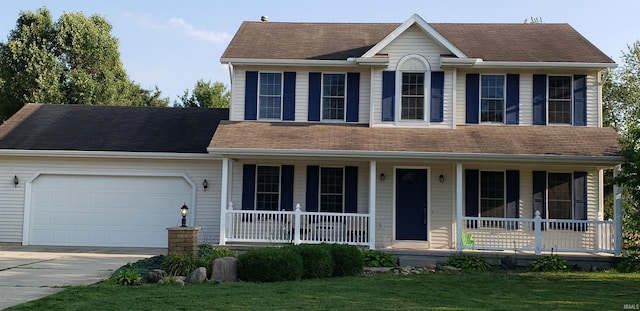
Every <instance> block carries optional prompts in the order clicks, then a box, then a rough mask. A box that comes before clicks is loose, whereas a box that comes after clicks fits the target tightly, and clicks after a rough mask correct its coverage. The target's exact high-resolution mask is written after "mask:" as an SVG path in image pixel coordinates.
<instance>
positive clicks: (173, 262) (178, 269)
mask: <svg viewBox="0 0 640 311" xmlns="http://www.w3.org/2000/svg"><path fill="white" fill-rule="evenodd" d="M196 268H198V260H197V257H195V256H193V255H191V254H181V253H170V254H169V255H167V256H166V257H165V258H164V260H163V262H162V270H164V271H166V272H167V274H169V275H188V274H189V273H191V272H192V271H193V270H195V269H196Z"/></svg>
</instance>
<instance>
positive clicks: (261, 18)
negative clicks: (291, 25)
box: [260, 15, 269, 23]
mask: <svg viewBox="0 0 640 311" xmlns="http://www.w3.org/2000/svg"><path fill="white" fill-rule="evenodd" d="M260 21H261V22H263V23H266V22H268V21H269V16H266V15H262V16H260Z"/></svg>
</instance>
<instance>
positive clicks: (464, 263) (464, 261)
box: [442, 254, 491, 271]
mask: <svg viewBox="0 0 640 311" xmlns="http://www.w3.org/2000/svg"><path fill="white" fill-rule="evenodd" d="M442 265H444V266H452V267H456V268H458V269H461V270H464V271H489V270H491V266H490V265H489V263H487V261H486V260H485V259H484V258H482V257H480V256H475V255H467V254H457V255H454V256H451V257H449V259H447V260H446V261H445V262H443V263H442Z"/></svg>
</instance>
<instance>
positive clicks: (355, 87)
mask: <svg viewBox="0 0 640 311" xmlns="http://www.w3.org/2000/svg"><path fill="white" fill-rule="evenodd" d="M358 110H360V73H359V72H349V73H347V122H358V121H359V120H358V119H359V111H358Z"/></svg>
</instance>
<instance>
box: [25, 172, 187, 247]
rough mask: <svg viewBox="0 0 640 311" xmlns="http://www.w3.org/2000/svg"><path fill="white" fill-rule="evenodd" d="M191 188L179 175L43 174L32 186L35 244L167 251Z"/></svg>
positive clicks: (32, 231)
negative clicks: (170, 234) (170, 230)
mask: <svg viewBox="0 0 640 311" xmlns="http://www.w3.org/2000/svg"><path fill="white" fill-rule="evenodd" d="M191 197H192V188H191V185H190V184H189V183H187V182H186V181H185V180H184V178H182V177H143V176H70V175H41V176H39V177H38V178H37V179H35V180H34V181H33V184H32V193H31V198H32V203H31V221H30V226H29V228H30V229H29V232H30V235H29V243H30V244H33V245H76V246H143V247H166V246H167V232H166V228H167V227H173V226H176V225H177V224H179V223H180V218H181V217H180V207H181V206H182V204H185V203H186V204H187V205H189V206H192V205H191Z"/></svg>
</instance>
